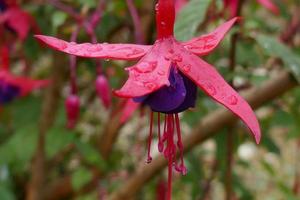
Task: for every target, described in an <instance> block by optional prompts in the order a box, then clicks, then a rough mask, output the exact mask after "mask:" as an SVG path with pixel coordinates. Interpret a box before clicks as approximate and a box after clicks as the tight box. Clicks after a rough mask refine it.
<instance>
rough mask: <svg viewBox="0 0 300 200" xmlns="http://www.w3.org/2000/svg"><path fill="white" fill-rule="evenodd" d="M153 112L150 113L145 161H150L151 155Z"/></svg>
mask: <svg viewBox="0 0 300 200" xmlns="http://www.w3.org/2000/svg"><path fill="white" fill-rule="evenodd" d="M152 129H153V112H151V114H150V131H149V132H150V133H149V138H148V156H147V161H146V162H147V163H151V161H152V157H151V143H152V136H153V131H152Z"/></svg>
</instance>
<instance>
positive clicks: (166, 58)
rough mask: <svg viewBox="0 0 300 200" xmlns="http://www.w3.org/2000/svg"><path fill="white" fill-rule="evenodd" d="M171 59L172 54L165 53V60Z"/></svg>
mask: <svg viewBox="0 0 300 200" xmlns="http://www.w3.org/2000/svg"><path fill="white" fill-rule="evenodd" d="M171 59H172V55H171V54H170V53H169V54H167V55H165V60H167V61H169V60H171Z"/></svg>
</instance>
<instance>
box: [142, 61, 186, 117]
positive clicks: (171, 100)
mask: <svg viewBox="0 0 300 200" xmlns="http://www.w3.org/2000/svg"><path fill="white" fill-rule="evenodd" d="M169 81H170V86H164V87H162V88H160V89H159V90H158V91H156V92H153V93H151V94H150V95H149V96H148V98H147V99H146V100H145V101H144V102H143V103H144V104H147V105H149V106H150V108H151V109H152V111H155V112H161V113H171V112H170V111H172V110H175V109H176V108H178V107H179V106H180V105H181V104H182V103H183V102H184V100H185V97H186V95H187V91H186V88H185V85H184V80H183V77H182V75H181V74H180V72H179V71H178V70H177V69H175V66H174V67H172V69H171V73H170V76H169Z"/></svg>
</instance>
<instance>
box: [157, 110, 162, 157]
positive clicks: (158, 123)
mask: <svg viewBox="0 0 300 200" xmlns="http://www.w3.org/2000/svg"><path fill="white" fill-rule="evenodd" d="M157 127H158V151H159V152H160V153H162V152H163V151H164V143H163V141H162V138H161V133H160V113H159V112H158V113H157Z"/></svg>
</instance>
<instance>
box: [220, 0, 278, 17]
mask: <svg viewBox="0 0 300 200" xmlns="http://www.w3.org/2000/svg"><path fill="white" fill-rule="evenodd" d="M239 1H240V0H223V3H224V7H225V8H228V9H229V11H230V16H231V17H235V16H237V12H238V5H239ZM257 2H258V3H260V4H261V5H262V6H264V7H265V8H267V9H268V10H270V11H271V12H273V13H274V14H278V13H279V8H278V7H277V6H276V5H275V4H274V3H273V2H272V0H257Z"/></svg>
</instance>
